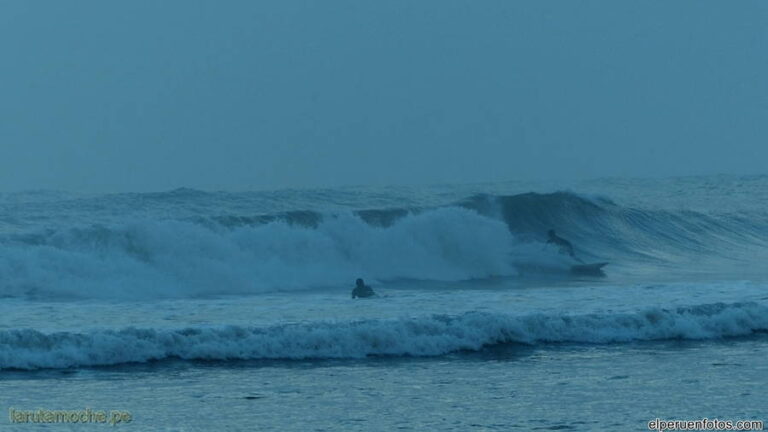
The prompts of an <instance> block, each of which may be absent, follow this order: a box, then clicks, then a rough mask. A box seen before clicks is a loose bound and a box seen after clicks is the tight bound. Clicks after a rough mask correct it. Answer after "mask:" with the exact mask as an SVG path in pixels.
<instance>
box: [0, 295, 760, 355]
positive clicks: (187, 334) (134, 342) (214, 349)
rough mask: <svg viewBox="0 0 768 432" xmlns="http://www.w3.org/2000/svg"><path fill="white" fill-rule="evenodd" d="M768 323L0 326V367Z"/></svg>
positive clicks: (593, 317) (641, 318)
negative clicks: (47, 329) (72, 329)
mask: <svg viewBox="0 0 768 432" xmlns="http://www.w3.org/2000/svg"><path fill="white" fill-rule="evenodd" d="M767 330H768V308H766V307H765V306H762V305H758V304H755V303H736V304H722V303H718V304H708V305H699V306H693V307H682V308H676V309H659V308H653V309H647V310H643V311H639V312H637V313H627V314H614V315H611V314H590V315H528V316H513V315H504V314H491V313H481V312H469V313H465V314H462V315H459V316H445V315H433V316H428V317H423V318H411V319H400V320H367V321H356V322H316V323H302V324H291V325H277V326H273V327H264V328H259V327H237V326H228V327H191V328H183V329H176V330H158V329H137V328H125V329H120V330H93V331H89V332H83V333H69V332H60V333H50V334H46V333H41V332H39V331H35V330H4V331H2V332H0V368H2V369H40V368H67V367H81V366H102V365H117V364H122V363H132V362H148V361H153V360H163V359H171V358H179V359H186V360H257V359H286V360H288V359H329V358H336V359H352V358H364V357H366V356H439V355H444V354H447V353H451V352H455V351H460V350H473V351H476V350H481V349H482V348H483V347H486V346H491V345H496V344H506V343H523V344H546V343H557V342H571V343H595V344H606V343H622V342H630V341H652V340H667V339H717V338H727V337H735V336H745V335H750V334H752V333H755V332H763V331H767Z"/></svg>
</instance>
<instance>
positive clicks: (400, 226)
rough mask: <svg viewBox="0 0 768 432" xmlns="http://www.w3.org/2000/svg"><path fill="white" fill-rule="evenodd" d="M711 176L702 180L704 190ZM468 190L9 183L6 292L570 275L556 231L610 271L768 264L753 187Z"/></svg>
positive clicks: (3, 204) (114, 292)
mask: <svg viewBox="0 0 768 432" xmlns="http://www.w3.org/2000/svg"><path fill="white" fill-rule="evenodd" d="M715 180H717V179H715ZM707 182H709V183H707ZM712 182H714V180H712V181H710V180H707V181H706V182H703V183H702V182H701V181H700V182H699V183H701V184H700V186H701V187H700V189H703V190H707V191H708V190H710V189H711V188H712V187H714V186H712ZM699 183H696V184H699ZM726 183H727V182H724V181H723V180H719V181H718V182H716V183H715V184H717V185H721V184H726ZM726 185H728V184H726ZM750 185H751V186H750V188H748V189H746V190H748V191H764V190H766V189H768V177H766V178H758V179H755V180H753V181H752V183H750ZM728 187H729V188H730V187H731V186H728ZM490 189H493V188H490ZM683 190H696V189H695V188H693V187H691V186H690V185H684V188H683ZM468 192H474V191H467V190H464V189H457V190H448V191H437V192H435V191H433V192H430V193H426V192H423V191H412V190H405V191H399V190H395V191H386V192H381V191H363V192H361V191H357V190H347V191H327V190H326V191H282V192H263V193H256V192H252V193H251V192H249V193H241V194H235V193H224V192H202V191H196V190H191V189H179V190H175V191H171V192H164V193H154V194H121V195H106V196H96V197H81V196H77V195H72V194H59V193H52V192H51V193H42V192H35V193H28V194H21V195H18V194H17V195H13V194H10V195H9V194H5V195H3V194H0V297H19V296H22V297H32V298H38V297H39V298H49V297H54V298H134V299H135V298H158V297H161V298H162V297H187V296H200V295H216V294H258V293H264V292H273V291H299V290H307V289H313V288H318V287H329V286H336V287H338V286H348V285H349V284H350V281H353V280H354V279H355V278H357V277H363V278H366V279H372V280H373V281H374V282H386V281H390V280H396V279H414V280H433V281H459V280H468V279H482V278H490V277H498V276H504V277H507V276H509V277H512V276H524V277H527V276H528V274H529V273H530V272H529V270H530V269H531V268H534V269H537V271H541V272H544V273H549V272H554V273H557V272H560V273H564V272H567V271H568V269H569V268H570V265H571V264H573V262H572V260H570V258H568V257H564V256H562V255H559V254H558V252H557V251H556V250H554V248H553V247H547V246H546V245H545V244H544V242H545V240H546V234H545V233H546V232H547V230H549V229H556V230H557V232H558V234H560V235H561V236H563V237H565V238H567V239H569V240H570V241H571V242H572V243H573V244H574V246H575V249H576V253H577V255H579V256H581V257H582V258H583V259H584V260H586V261H588V262H589V261H610V262H611V266H610V267H609V269H610V270H611V272H612V273H613V274H621V271H622V270H624V269H633V270H637V269H641V271H642V272H643V274H650V273H654V272H655V273H657V274H661V273H669V272H670V271H680V269H686V270H691V271H693V270H697V269H701V270H712V269H717V270H719V271H722V272H728V271H729V266H733V268H737V267H738V269H737V270H733V269H730V272H731V273H732V274H743V273H744V269H745V268H751V269H752V271H759V269H764V268H765V266H764V261H765V259H768V209H766V208H765V205H764V204H762V205H761V204H760V203H759V202H756V203H753V201H755V200H753V199H749V197H750V196H751V195H749V194H748V193H746V192H741V194H742V195H744V196H737V199H736V200H735V201H734V202H748V203H753V204H752V205H750V206H748V208H746V209H735V208H720V209H719V208H717V206H715V208H713V209H709V210H707V211H692V210H676V209H668V208H667V209H665V208H661V207H653V208H651V207H650V206H646V207H642V206H634V207H633V206H628V205H620V204H616V203H615V202H613V201H611V200H610V199H608V198H604V197H600V196H597V197H595V196H587V195H580V194H576V193H569V192H556V193H522V194H514V195H509V194H503V193H494V194H487V193H485V194H478V193H468ZM718 193H719V194H720V195H715V197H718V196H719V197H721V198H725V197H728V196H733V195H738V194H734V193H733V192H732V190H731V189H728V188H726V189H723V191H720V192H718ZM467 196H469V198H466V197H467ZM758 196H759V195H758ZM702 200H703V201H706V202H711V201H715V199H714V198H712V197H711V196H709V195H707V196H705V197H704V198H703V199H702ZM647 201H649V200H647V199H646V200H645V201H644V202H647ZM650 201H653V199H651V200H650ZM758 201H759V200H758Z"/></svg>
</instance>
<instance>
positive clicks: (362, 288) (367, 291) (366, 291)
mask: <svg viewBox="0 0 768 432" xmlns="http://www.w3.org/2000/svg"><path fill="white" fill-rule="evenodd" d="M355 283H356V285H357V286H355V289H353V290H352V298H358V297H360V298H365V297H373V296H374V295H376V293H375V292H373V288H371V287H369V286H368V285H366V284H365V282H363V280H362V279H359V278H358V279H357V281H355Z"/></svg>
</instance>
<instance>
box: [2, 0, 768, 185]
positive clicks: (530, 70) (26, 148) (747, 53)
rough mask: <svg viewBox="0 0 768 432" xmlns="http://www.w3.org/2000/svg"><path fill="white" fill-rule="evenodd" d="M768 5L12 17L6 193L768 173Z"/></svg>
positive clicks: (256, 9)
mask: <svg viewBox="0 0 768 432" xmlns="http://www.w3.org/2000/svg"><path fill="white" fill-rule="evenodd" d="M767 23H768V2H765V1H762V0H755V1H739V2H727V1H721V0H719V1H706V0H705V1H701V0H696V1H668V0H664V1H635V0H632V1H625V0H604V1H573V0H567V1H565V0H563V1H557V0H532V1H528V0H525V1H516V0H501V1H492V0H464V1H452V0H376V1H373V0H349V1H338V0H323V1H293V0H279V1H265V0H247V1H240V0H226V1H191V0H183V1H181V0H163V1H158V0H151V1H139V0H122V1H114V0H111V1H105V0H94V1H83V0H70V1H59V0H55V1H54V0H51V1H30V0H3V1H2V2H0V190H6V191H8V190H23V189H39V188H45V189H66V190H79V191H150V190H166V189H171V188H176V187H195V188H203V189H231V190H244V189H264V188H282V187H320V186H334V185H356V184H377V185H381V184H423V183H446V182H447V183H462V182H477V181H495V180H515V179H551V178H571V177H574V178H575V177H595V176H613V175H631V176H667V175H689V174H704V173H745V174H746V173H768V141H767V138H768V24H767Z"/></svg>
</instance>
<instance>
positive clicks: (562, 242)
mask: <svg viewBox="0 0 768 432" xmlns="http://www.w3.org/2000/svg"><path fill="white" fill-rule="evenodd" d="M547 235H548V236H549V238H548V239H547V244H550V243H553V244H555V245H557V246H558V247H560V253H562V254H568V255H570V256H571V258H573V259H575V260H576V261H578V262H582V260H581V259H580V258H578V257H577V256H576V254H575V253H574V252H573V245H572V244H571V242H569V241H568V240H566V239H564V238H562V237H560V236H558V235H557V233H555V230H553V229H551V230H549V231H547Z"/></svg>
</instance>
